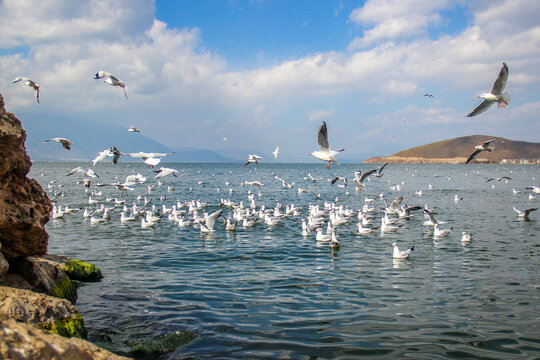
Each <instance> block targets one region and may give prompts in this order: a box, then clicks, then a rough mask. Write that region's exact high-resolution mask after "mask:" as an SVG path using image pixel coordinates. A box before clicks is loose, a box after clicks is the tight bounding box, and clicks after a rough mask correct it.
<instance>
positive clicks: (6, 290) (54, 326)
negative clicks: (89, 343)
mask: <svg viewBox="0 0 540 360" xmlns="http://www.w3.org/2000/svg"><path fill="white" fill-rule="evenodd" d="M0 315H5V316H7V317H9V318H13V319H15V320H17V321H21V322H25V323H29V324H33V325H36V326H38V327H40V328H43V329H47V330H49V331H51V332H53V333H56V334H58V335H62V336H65V337H72V336H74V337H78V338H86V329H85V327H84V321H83V318H82V316H81V315H80V314H79V312H78V311H77V309H76V308H75V306H73V305H72V304H71V303H70V302H69V301H67V300H64V299H59V298H55V297H52V296H49V295H45V294H40V293H36V292H33V291H30V290H24V289H14V288H11V287H7V286H0Z"/></svg>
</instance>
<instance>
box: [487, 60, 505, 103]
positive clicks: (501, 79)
mask: <svg viewBox="0 0 540 360" xmlns="http://www.w3.org/2000/svg"><path fill="white" fill-rule="evenodd" d="M507 81H508V65H506V63H503V65H502V68H501V71H500V72H499V76H497V80H495V83H494V84H493V88H492V89H491V93H492V94H493V95H501V94H502V91H503V90H504V87H505V86H506V82H507Z"/></svg>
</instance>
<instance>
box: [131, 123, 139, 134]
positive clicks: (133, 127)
mask: <svg viewBox="0 0 540 360" xmlns="http://www.w3.org/2000/svg"><path fill="white" fill-rule="evenodd" d="M128 131H129V132H136V133H138V132H140V130H139V129H137V128H136V127H135V126H133V125H131V126H130V127H129V129H128Z"/></svg>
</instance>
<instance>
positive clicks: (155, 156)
mask: <svg viewBox="0 0 540 360" xmlns="http://www.w3.org/2000/svg"><path fill="white" fill-rule="evenodd" d="M111 151H112V152H113V154H114V157H113V164H116V163H117V162H118V159H119V157H120V156H130V157H138V158H141V159H143V160H144V163H145V164H146V165H148V167H149V168H151V167H153V166H156V165H157V164H159V162H160V161H161V159H160V158H161V157H163V156H170V155H172V154H174V152H171V153H145V152H142V151H139V152H136V153H123V152H121V151H119V150H118V149H117V148H116V147H114V146H113V147H111Z"/></svg>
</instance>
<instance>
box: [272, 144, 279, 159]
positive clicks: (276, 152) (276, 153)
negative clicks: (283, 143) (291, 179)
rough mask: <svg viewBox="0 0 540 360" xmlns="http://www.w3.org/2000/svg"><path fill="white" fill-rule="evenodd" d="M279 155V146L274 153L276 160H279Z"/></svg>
mask: <svg viewBox="0 0 540 360" xmlns="http://www.w3.org/2000/svg"><path fill="white" fill-rule="evenodd" d="M278 154H279V146H276V149H275V150H274V152H273V153H272V155H274V159H277V156H278Z"/></svg>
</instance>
